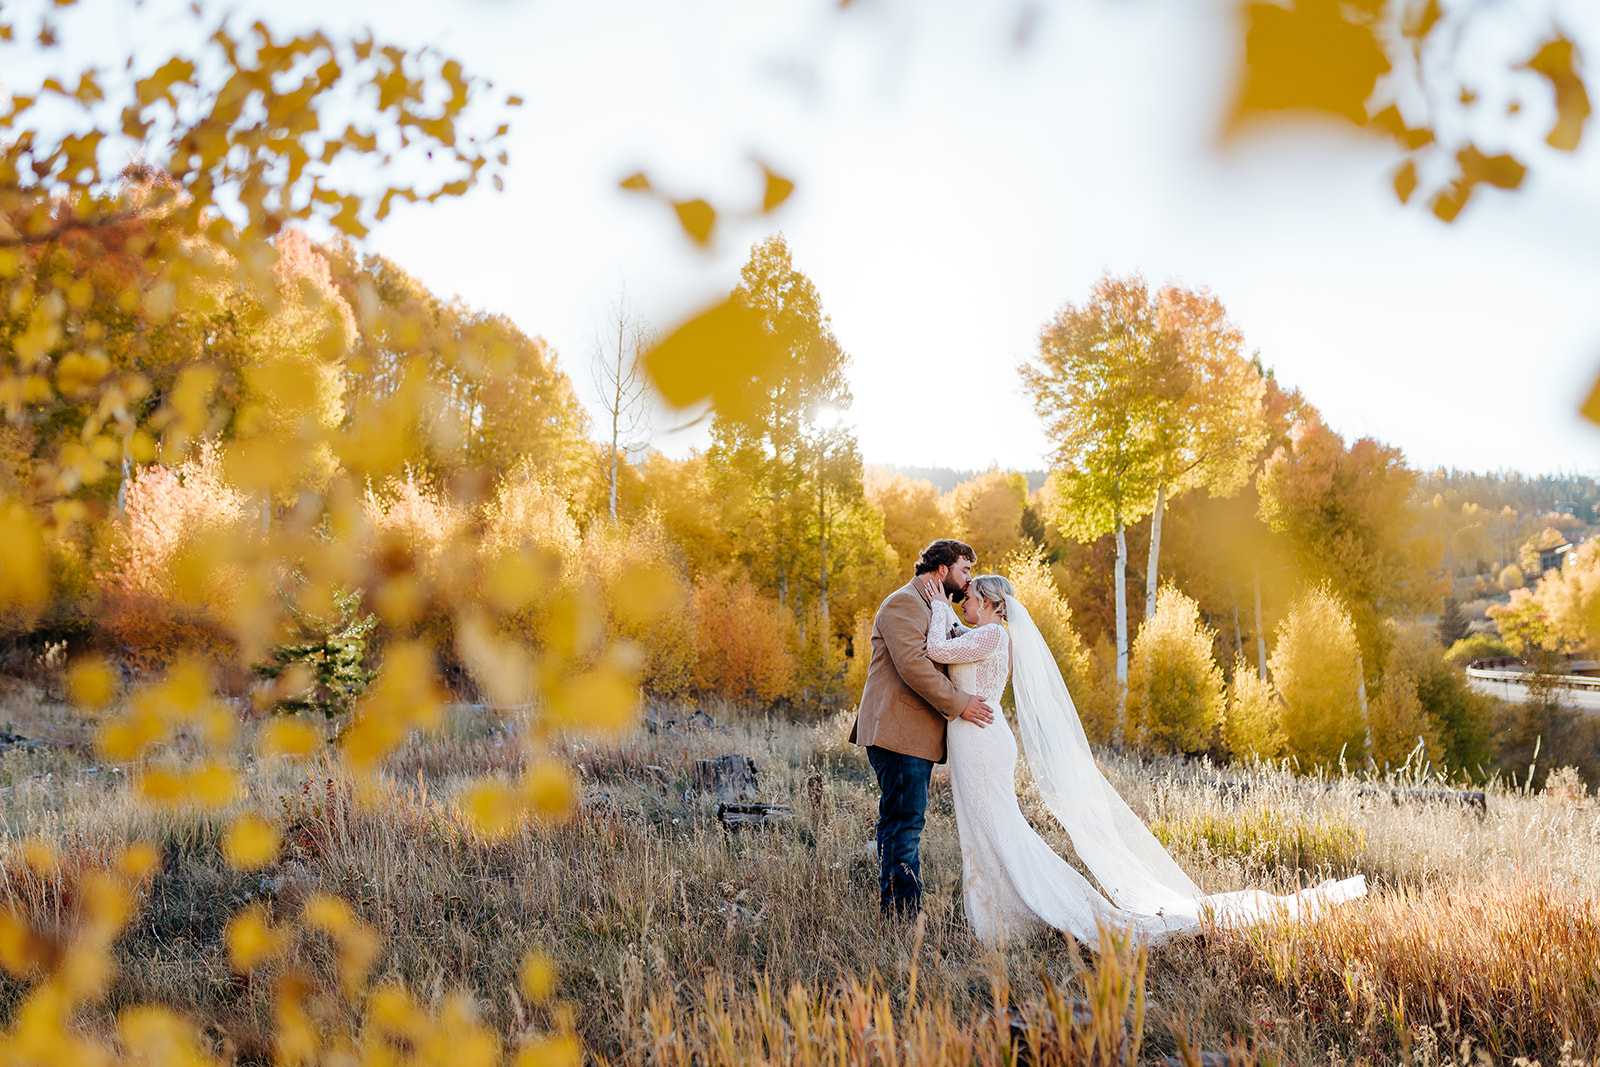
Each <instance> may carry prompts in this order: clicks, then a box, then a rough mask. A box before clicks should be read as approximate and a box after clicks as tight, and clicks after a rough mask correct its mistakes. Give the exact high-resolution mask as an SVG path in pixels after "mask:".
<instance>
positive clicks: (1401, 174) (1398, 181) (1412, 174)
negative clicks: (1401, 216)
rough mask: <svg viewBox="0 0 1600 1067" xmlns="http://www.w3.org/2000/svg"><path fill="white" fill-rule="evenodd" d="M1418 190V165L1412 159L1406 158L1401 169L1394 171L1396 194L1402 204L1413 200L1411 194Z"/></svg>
mask: <svg viewBox="0 0 1600 1067" xmlns="http://www.w3.org/2000/svg"><path fill="white" fill-rule="evenodd" d="M1416 191H1417V165H1416V163H1415V162H1413V161H1412V160H1409V159H1408V160H1406V161H1405V162H1404V163H1402V164H1401V165H1400V169H1399V170H1397V171H1395V172H1394V195H1395V196H1397V197H1399V198H1400V202H1401V203H1402V204H1404V203H1407V202H1409V201H1410V200H1411V194H1412V193H1414V192H1416Z"/></svg>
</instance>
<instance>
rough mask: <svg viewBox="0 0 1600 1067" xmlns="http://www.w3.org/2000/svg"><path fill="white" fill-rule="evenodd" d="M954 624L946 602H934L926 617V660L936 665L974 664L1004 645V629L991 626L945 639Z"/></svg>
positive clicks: (998, 626)
mask: <svg viewBox="0 0 1600 1067" xmlns="http://www.w3.org/2000/svg"><path fill="white" fill-rule="evenodd" d="M955 623H956V613H955V609H954V608H952V607H951V606H950V605H949V603H948V602H947V601H944V600H938V599H936V600H934V601H933V613H932V614H930V615H929V616H928V658H929V659H931V660H933V661H934V662H935V663H977V662H978V661H979V660H985V659H988V658H989V657H990V656H992V655H994V654H995V651H996V650H997V649H999V648H1000V646H1001V645H1002V644H1003V643H1004V642H1005V639H1006V630H1005V627H1004V626H1001V625H1000V624H999V623H994V622H992V623H990V624H989V625H987V626H980V627H978V628H977V629H976V630H963V631H962V632H961V633H959V634H957V635H956V636H955V637H946V636H945V634H947V633H949V632H950V627H952V626H954V625H955Z"/></svg>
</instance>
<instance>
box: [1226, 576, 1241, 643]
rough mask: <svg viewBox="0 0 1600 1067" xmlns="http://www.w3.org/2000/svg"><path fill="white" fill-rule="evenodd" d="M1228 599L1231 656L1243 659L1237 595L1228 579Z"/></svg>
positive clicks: (1230, 579)
mask: <svg viewBox="0 0 1600 1067" xmlns="http://www.w3.org/2000/svg"><path fill="white" fill-rule="evenodd" d="M1228 599H1229V600H1231V601H1233V654H1234V655H1235V656H1237V657H1238V658H1239V659H1241V660H1243V659H1244V631H1243V630H1242V629H1240V628H1239V594H1237V593H1235V592H1234V591H1233V579H1232V578H1229V579H1228Z"/></svg>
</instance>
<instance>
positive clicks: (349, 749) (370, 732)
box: [339, 709, 406, 774]
mask: <svg viewBox="0 0 1600 1067" xmlns="http://www.w3.org/2000/svg"><path fill="white" fill-rule="evenodd" d="M405 736H406V729H405V724H404V723H403V722H401V721H400V720H399V719H398V718H397V717H395V716H392V715H385V714H382V713H381V712H378V711H377V710H376V709H371V710H369V711H368V713H367V714H366V715H365V716H364V717H363V718H360V719H358V720H357V721H356V722H354V723H353V724H351V726H350V728H349V729H347V730H345V732H344V734H343V735H342V736H341V737H340V739H339V744H340V746H341V747H342V748H343V749H344V754H345V758H346V759H347V760H349V761H350V766H351V768H352V769H353V770H355V771H356V772H357V773H360V774H367V773H370V772H371V771H372V770H373V769H374V768H376V767H377V765H378V764H379V763H380V762H381V761H382V760H383V758H384V757H385V756H387V755H388V754H389V753H390V752H393V751H394V749H395V746H396V745H398V744H400V742H401V741H403V740H405Z"/></svg>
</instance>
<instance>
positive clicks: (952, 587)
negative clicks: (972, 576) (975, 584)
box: [944, 575, 967, 604]
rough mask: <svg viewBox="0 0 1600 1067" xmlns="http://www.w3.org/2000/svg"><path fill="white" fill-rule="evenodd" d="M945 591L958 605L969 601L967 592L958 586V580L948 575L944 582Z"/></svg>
mask: <svg viewBox="0 0 1600 1067" xmlns="http://www.w3.org/2000/svg"><path fill="white" fill-rule="evenodd" d="M944 591H945V592H946V593H949V594H950V599H951V600H953V601H955V602H956V603H957V604H959V603H961V602H962V601H963V600H965V599H967V591H966V590H965V589H963V588H962V587H961V586H959V585H957V584H956V580H955V579H954V578H952V577H949V576H948V575H947V576H946V577H945V580H944Z"/></svg>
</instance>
